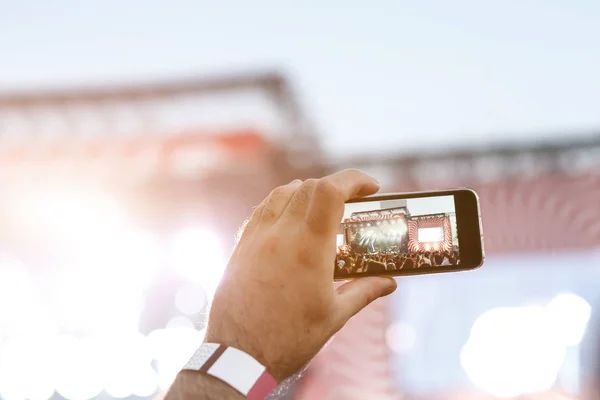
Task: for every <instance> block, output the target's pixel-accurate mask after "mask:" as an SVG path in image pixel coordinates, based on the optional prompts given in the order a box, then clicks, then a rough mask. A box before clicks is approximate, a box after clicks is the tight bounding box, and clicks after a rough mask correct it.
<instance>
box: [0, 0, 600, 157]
mask: <svg viewBox="0 0 600 400" xmlns="http://www.w3.org/2000/svg"><path fill="white" fill-rule="evenodd" d="M291 3H292V2H278V1H275V0H255V1H252V2H244V1H241V0H235V1H234V0H229V1H221V2H214V1H206V0H204V1H202V0H200V1H196V0H194V1H192V0H174V1H171V2H169V3H165V2H159V1H156V0H144V1H141V0H129V1H118V0H103V1H94V2H80V1H75V0H54V1H52V2H42V1H33V0H22V1H10V0H0V89H2V88H3V87H11V88H24V87H27V88H36V87H39V86H40V85H41V86H48V85H51V86H62V85H68V86H73V85H78V84H91V83H93V84H102V83H105V82H127V81H129V80H131V79H134V80H144V79H154V78H156V79H159V78H171V77H178V76H181V75H189V74H194V75H198V74H203V73H207V74H214V73H219V72H230V71H232V70H246V69H253V70H254V69H258V68H261V67H263V66H264V67H269V68H271V67H281V68H283V69H284V70H286V71H288V72H289V74H290V76H291V77H292V79H293V82H294V84H295V86H296V88H297V89H298V92H299V93H300V95H301V99H302V102H303V104H304V105H305V106H306V108H307V111H308V113H309V115H310V116H311V117H313V118H314V120H315V123H316V126H317V127H318V129H319V131H320V132H321V133H322V135H323V138H324V143H325V145H326V148H327V149H328V150H329V151H330V152H332V153H335V154H338V155H339V154H344V155H347V154H350V153H360V152H383V151H391V150H393V151H401V150H406V151H410V150H414V149H415V148H422V147H424V146H444V147H447V146H449V145H455V146H464V145H468V144H472V143H477V144H481V143H485V142H490V141H492V142H497V141H516V140H527V141H530V140H541V139H542V138H555V139H558V138H567V139H568V137H565V136H566V135H565V132H577V131H578V130H588V129H594V128H597V127H600V113H598V104H600V74H598V71H600V51H599V50H598V49H600V24H599V23H598V21H599V20H600V2H598V1H596V0H579V1H571V2H568V1H564V0H560V1H559V0H544V1H542V0H503V1H477V0H454V1H451V2H448V1H443V0H438V1H432V0H423V1H408V0H381V1H378V2H375V3H368V2H364V1H358V0H350V1H349V0H345V1H341V0H330V1H327V2H320V1H317V0H303V1H301V2H300V1H296V2H293V3H294V4H293V5H291Z"/></svg>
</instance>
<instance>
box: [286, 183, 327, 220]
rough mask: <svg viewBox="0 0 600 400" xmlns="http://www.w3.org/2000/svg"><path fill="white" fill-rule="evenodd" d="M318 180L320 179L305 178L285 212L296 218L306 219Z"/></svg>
mask: <svg viewBox="0 0 600 400" xmlns="http://www.w3.org/2000/svg"><path fill="white" fill-rule="evenodd" d="M318 182H319V180H318V179H307V180H305V181H304V182H303V183H302V185H300V187H299V188H298V190H296V193H294V196H292V199H291V200H290V201H289V203H288V205H287V207H286V209H285V210H284V213H286V214H287V215H289V216H290V217H292V218H295V219H304V218H305V217H306V212H307V210H308V206H309V205H310V201H311V198H312V196H313V193H314V191H315V188H316V187H317V184H318Z"/></svg>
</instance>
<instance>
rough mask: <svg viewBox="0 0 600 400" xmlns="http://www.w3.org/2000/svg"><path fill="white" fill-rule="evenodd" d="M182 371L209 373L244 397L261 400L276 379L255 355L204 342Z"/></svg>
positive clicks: (275, 383) (271, 388) (274, 384)
mask: <svg viewBox="0 0 600 400" xmlns="http://www.w3.org/2000/svg"><path fill="white" fill-rule="evenodd" d="M183 370H190V371H198V372H202V373H205V374H207V375H211V376H213V377H215V378H217V379H219V380H221V381H223V382H225V383H227V384H228V385H229V386H231V387H232V388H234V389H235V390H237V391H238V392H240V393H241V394H242V395H244V396H246V398H247V399H248V400H264V399H265V397H266V396H267V395H268V394H269V393H271V392H272V391H273V389H275V387H277V381H275V378H273V377H272V376H271V374H269V373H268V372H267V369H266V368H265V367H264V366H263V365H262V364H261V363H259V362H258V361H256V360H255V359H254V357H252V356H250V355H249V354H246V353H244V352H243V351H241V350H238V349H236V348H234V347H229V346H225V345H222V344H216V343H204V344H202V346H200V348H199V349H198V350H196V352H195V353H194V355H193V356H192V358H191V359H190V361H188V363H187V364H186V365H185V366H184V367H183Z"/></svg>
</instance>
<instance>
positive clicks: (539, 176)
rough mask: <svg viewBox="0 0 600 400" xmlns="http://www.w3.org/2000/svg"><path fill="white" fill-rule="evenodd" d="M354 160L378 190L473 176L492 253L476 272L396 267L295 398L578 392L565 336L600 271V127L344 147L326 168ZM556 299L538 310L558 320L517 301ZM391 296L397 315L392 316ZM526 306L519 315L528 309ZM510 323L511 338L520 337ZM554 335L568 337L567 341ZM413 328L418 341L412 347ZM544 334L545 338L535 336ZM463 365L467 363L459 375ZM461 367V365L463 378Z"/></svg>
mask: <svg viewBox="0 0 600 400" xmlns="http://www.w3.org/2000/svg"><path fill="white" fill-rule="evenodd" d="M350 165H351V166H353V167H358V168H361V169H363V170H365V171H369V172H371V173H373V174H374V175H375V176H377V177H378V178H380V180H381V182H382V184H383V186H384V188H383V190H384V191H413V190H426V189H436V188H444V187H460V186H467V187H472V188H474V189H476V190H477V192H478V193H479V195H480V199H481V203H482V205H481V207H482V215H483V226H484V233H485V242H486V254H487V260H488V261H487V263H486V265H485V267H484V268H483V269H481V270H479V271H477V272H474V273H468V274H465V273H463V274H454V275H452V276H442V275H439V276H431V277H418V278H411V279H405V280H402V279H401V280H400V281H399V289H398V291H397V293H396V294H395V298H394V299H382V300H379V301H378V302H376V303H375V304H373V305H372V306H371V307H370V308H369V309H368V310H366V311H365V312H363V313H361V314H359V315H358V316H357V317H355V318H354V319H353V320H352V321H350V323H349V324H348V325H347V327H346V328H345V329H344V330H343V331H341V332H340V333H339V334H338V335H337V336H336V338H335V339H334V340H333V342H332V343H331V344H330V345H329V346H328V347H327V348H326V349H325V350H324V351H323V352H322V354H320V356H319V358H318V359H317V360H315V362H314V365H313V369H312V370H310V373H309V375H308V377H307V381H308V382H309V383H307V384H306V385H305V386H304V387H303V389H302V395H301V396H300V398H301V399H307V400H308V399H317V398H318V399H347V400H354V399H356V400H358V399H378V400H388V399H389V400H392V399H394V400H400V399H482V400H483V399H495V398H508V397H514V398H516V397H517V396H519V395H521V394H522V393H538V394H535V395H534V394H530V395H529V396H527V397H524V398H527V399H538V398H543V399H568V398H574V397H571V395H572V394H573V392H574V391H576V387H577V384H578V382H577V381H578V378H579V377H578V376H577V372H573V370H575V371H577V370H578V360H577V357H576V351H573V349H569V347H576V346H577V345H578V344H579V342H580V341H581V337H582V335H583V331H584V330H585V325H586V323H587V319H588V318H589V312H590V310H589V303H588V301H589V302H593V301H594V299H595V297H596V296H597V295H598V291H597V289H596V287H597V284H596V282H598V279H599V278H600V259H599V257H598V253H597V251H598V250H599V249H600V224H599V223H598V222H599V221H600V207H599V206H598V205H599V204H600V136H598V135H596V136H591V137H589V136H588V137H585V138H583V139H582V138H580V137H579V138H574V139H571V138H568V139H567V140H565V142H564V143H560V144H553V143H546V144H542V145H536V146H530V147H523V146H520V147H510V146H506V147H500V146H497V147H491V148H487V149H471V150H465V151H461V152H451V153H445V152H443V151H440V152H438V153H433V152H432V153H425V154H421V155H418V156H411V157H406V156H398V157H391V158H385V159H378V160H374V159H372V158H368V159H364V160H347V161H346V162H344V163H342V164H341V165H335V166H334V167H333V168H334V169H339V168H342V167H346V166H350ZM594 251H595V252H596V253H594ZM590 252H591V254H592V256H591V257H590ZM540 254H541V255H540ZM563 254H566V255H567V256H566V257H565V256H562V255H563ZM510 255H516V258H517V259H518V260H519V261H520V265H515V261H514V256H513V259H511V257H510ZM548 256H550V257H555V258H556V260H550V259H549V257H548ZM557 264H558V265H557ZM509 276H512V278H508V277H509ZM440 286H442V287H440ZM516 288H519V289H521V290H519V289H516ZM415 292H416V294H415ZM563 292H574V293H575V294H573V293H563ZM411 294H412V295H411ZM551 298H553V300H551V301H550V302H549V303H548V305H547V306H546V309H547V310H552V311H554V310H555V309H560V312H557V314H558V315H559V316H560V318H559V317H556V318H554V317H555V316H554V315H553V317H552V318H551V322H550V323H551V324H555V325H551V326H548V325H546V326H544V325H543V323H539V324H537V325H536V324H535V323H534V322H530V323H531V324H532V325H533V326H528V327H527V328H523V327H522V326H521V325H523V324H524V323H523V322H518V321H519V319H518V318H517V316H518V315H520V314H519V313H526V312H527V311H536V312H537V311H538V310H537V309H533V310H528V308H527V307H528V306H538V307H539V305H540V303H545V301H544V300H546V299H548V300H550V299H551ZM584 298H585V299H584ZM478 302H480V304H477V303H478ZM558 304H560V306H558ZM502 306H504V307H506V306H516V307H513V308H514V309H512V310H511V309H506V310H505V309H502V308H501V307H502ZM394 308H396V310H395V311H396V313H397V314H400V317H399V318H400V320H399V321H397V322H392V323H391V324H390V322H391V321H390V317H391V319H392V321H393V320H394V310H393V309H394ZM540 309H542V307H540ZM498 310H499V312H498ZM486 311H489V312H490V314H488V322H489V323H490V324H489V325H488V326H492V321H491V320H492V318H491V315H492V314H491V313H493V312H494V313H495V312H498V314H500V312H504V311H506V313H505V314H507V315H506V317H507V318H505V319H504V320H503V321H502V322H496V323H495V325H493V326H494V328H490V329H492V330H495V332H492V333H490V332H489V331H488V333H487V337H486V338H485V339H481V342H484V343H479V347H476V346H475V345H472V346H471V347H472V351H473V353H475V354H474V355H473V354H472V353H471V355H469V354H470V353H469V351H468V350H469V348H468V346H467V345H468V344H469V342H470V341H471V339H472V338H473V337H474V336H475V335H474V332H475V327H476V326H478V324H477V323H478V321H481V320H483V316H484V314H485V312H486ZM406 314H413V317H414V320H415V321H416V320H418V319H419V318H420V319H424V320H425V321H421V326H418V328H415V325H417V324H418V323H414V322H413V324H407V323H406V322H405V321H406V320H407V319H408V318H410V317H409V316H407V315H406ZM534 314H535V313H530V314H528V315H527V319H528V320H529V321H535V320H536V318H537V317H534ZM565 314H566V315H565ZM535 315H537V314H535ZM479 316H481V318H479V319H478V317H479ZM508 316H510V318H512V319H509V318H508ZM513 317H514V318H513ZM561 318H562V319H561ZM508 321H511V322H508ZM515 321H516V322H515ZM544 321H545V322H548V321H546V320H545V319H544ZM511 323H514V324H515V325H514V326H511V325H510V324H511ZM471 326H473V328H472V330H471V333H470V337H471V339H470V337H469V330H470V329H471ZM482 327H483V322H479V330H481V329H482ZM545 328H546V329H545ZM419 330H420V331H421V332H419V333H416V331H417V332H418V331H419ZM507 330H508V331H507ZM565 330H566V332H565ZM510 331H513V333H514V334H515V335H518V336H519V337H518V338H517V339H516V340H515V338H512V337H511V336H512V335H511V333H510ZM419 335H420V336H419ZM569 335H570V336H569ZM553 336H556V337H553ZM562 336H568V337H569V338H570V340H567V341H566V344H565V343H564V340H562V339H563V337H562ZM511 339H512V342H511ZM550 339H552V340H550ZM417 341H419V342H421V345H420V346H419V347H420V349H417V351H416V352H415V353H416V354H412V357H411V354H410V353H411V351H413V350H414V349H413V348H414V347H415V344H416V342H417ZM546 341H548V343H546ZM540 342H544V344H545V345H546V346H545V347H542V348H539V347H538V346H536V344H535V343H540ZM421 346H422V347H421ZM461 346H462V349H461ZM424 347H426V348H424ZM565 348H567V349H566V350H565ZM493 349H496V350H497V351H498V352H499V353H504V354H498V353H494V352H493ZM568 350H570V353H569V352H568ZM532 352H533V354H531V353H532ZM565 352H567V353H566V355H565V354H563V353H565ZM394 353H397V354H396V355H394ZM557 353H558V356H556V357H555V358H554V359H552V358H550V360H549V358H548V357H549V356H550V357H552V355H555V354H557ZM569 354H570V355H571V358H569ZM573 354H575V356H573ZM394 357H397V358H401V359H403V361H401V362H397V360H394ZM469 357H470V358H469ZM419 359H421V360H422V359H425V361H420V360H419ZM449 360H451V361H449ZM469 360H470V361H469ZM395 361H396V362H395ZM411 363H412V365H411ZM459 363H460V364H462V365H460V364H459ZM415 364H419V365H418V366H417V367H415ZM520 364H523V365H525V367H523V368H525V370H522V369H521V368H519V365H520ZM440 366H441V367H440ZM399 367H400V368H401V367H404V368H406V369H412V370H413V371H410V372H411V373H412V374H413V375H417V376H418V378H415V377H414V376H413V377H412V378H411V377H408V378H406V377H405V376H403V375H410V374H411V373H408V371H406V370H404V371H402V370H400V371H398V368H399ZM460 367H462V368H461V369H463V370H464V371H459V372H458V376H457V370H458V368H460ZM565 370H566V373H565ZM561 373H562V376H561ZM394 375H400V376H401V378H400V379H398V377H397V376H394ZM436 375H437V376H436ZM461 375H468V378H470V379H469V380H470V381H472V384H470V383H471V382H468V381H466V382H465V379H464V378H465V377H463V376H461ZM564 375H567V376H564ZM561 378H562V379H561ZM399 380H400V383H399V382H398V381H399ZM403 383H404V384H405V386H409V387H412V389H413V390H412V391H411V390H410V389H409V388H408V387H403ZM574 388H575V389H574ZM403 389H404V390H403ZM486 392H488V393H491V394H485V393H486ZM568 393H571V395H569V394H568ZM493 395H496V396H497V397H495V396H493ZM518 398H522V397H518Z"/></svg>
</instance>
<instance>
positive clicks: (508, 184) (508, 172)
mask: <svg viewBox="0 0 600 400" xmlns="http://www.w3.org/2000/svg"><path fill="white" fill-rule="evenodd" d="M577 147H578V148H577ZM599 148H600V140H596V139H595V140H593V141H591V142H586V143H580V144H579V145H577V144H573V145H572V147H569V148H565V147H561V146H556V147H550V148H515V149H512V150H511V149H498V151H496V152H492V154H489V155H488V154H484V153H482V152H473V153H472V154H470V155H469V154H468V153H460V154H454V155H453V154H450V155H447V156H446V160H442V161H445V162H447V163H448V164H446V167H444V168H445V169H447V168H448V167H447V165H449V164H453V163H454V164H455V165H456V168H455V169H454V170H452V171H451V172H455V175H454V176H453V180H452V181H451V182H445V181H443V180H440V179H436V178H435V177H434V176H431V174H430V175H429V176H428V175H426V174H425V173H424V172H423V169H422V168H421V167H422V165H424V164H427V163H431V162H433V161H440V158H441V157H437V158H436V157H425V158H423V159H417V158H414V159H410V160H409V161H406V159H402V158H399V159H398V160H387V161H381V162H380V164H376V166H377V167H378V171H382V170H383V169H384V168H388V169H389V172H390V173H389V176H393V177H394V178H393V180H390V181H388V182H387V185H386V184H385V183H384V187H383V188H382V191H386V192H387V191H389V192H394V191H416V190H431V189H438V188H443V187H450V186H468V187H472V188H474V189H475V190H476V191H477V192H478V194H479V196H480V199H481V209H482V215H483V227H484V235H485V242H486V253H487V254H488V255H492V256H493V255H496V254H510V253H512V254H514V253H520V252H531V251H548V252H551V251H560V250H578V249H590V248H598V247H600V223H598V221H600V207H598V204H600V162H599V161H600V159H599V158H596V159H595V161H594V162H591V163H590V164H588V165H586V166H585V168H581V169H580V170H574V166H575V165H577V163H576V160H583V159H585V157H586V155H587V154H589V153H588V152H592V154H595V153H594V151H597V149H599ZM482 154H483V155H484V156H486V157H490V159H491V157H492V156H496V158H498V157H500V158H502V157H504V160H501V161H500V162H499V163H498V164H497V169H496V170H491V171H490V170H488V171H485V173H480V175H479V177H474V176H468V175H466V174H465V173H464V171H471V172H474V173H476V172H478V171H477V169H472V168H461V166H464V165H465V164H467V165H468V163H469V161H471V160H470V159H472V160H475V159H478V158H480V157H481V156H482ZM565 154H569V155H570V156H572V157H574V158H573V160H574V161H573V162H567V163H564V159H563V158H562V156H564V155H565ZM523 155H527V156H531V157H533V158H537V161H538V164H537V165H538V166H539V165H542V166H544V168H545V170H544V171H537V172H536V171H532V170H524V171H521V172H520V173H519V172H518V171H515V170H514V167H515V165H514V162H511V160H512V158H511V157H515V156H516V157H520V156H523ZM453 157H454V158H453ZM588 159H590V158H588ZM591 159H593V157H591ZM561 160H562V162H561ZM552 161H553V162H552ZM533 164H534V165H535V162H534V163H533ZM353 165H354V166H355V167H358V168H361V167H362V168H364V169H365V170H369V168H371V167H373V163H372V162H370V161H368V160H366V161H365V162H364V164H363V165H362V166H361V163H355V164H353ZM565 165H566V167H565ZM444 168H442V169H444ZM512 174H514V175H512ZM411 176H412V178H413V179H411ZM481 176H483V177H486V176H487V179H482V178H481ZM491 176H492V177H493V176H495V177H494V178H491V181H490V178H489V177H491ZM419 177H420V178H421V179H419ZM484 268H485V266H484ZM389 324H390V319H389V299H387V298H384V299H381V300H378V301H376V302H375V303H373V304H372V305H371V306H369V307H368V308H367V309H366V310H365V311H364V312H362V313H360V314H358V315H357V316H356V317H354V318H353V319H352V320H350V322H349V323H348V324H347V326H346V327H345V328H344V329H342V330H341V331H340V332H339V333H338V334H337V335H336V337H335V338H334V339H333V341H332V342H331V343H330V344H329V345H328V346H327V347H326V348H325V349H323V351H322V352H321V353H320V354H319V356H318V357H317V358H316V359H315V361H314V363H313V365H312V367H311V368H310V369H309V370H308V372H307V375H306V378H305V380H304V382H303V386H302V387H301V388H300V390H299V391H298V393H297V396H296V398H297V399H298V400H312V399H324V400H364V399H377V400H411V399H413V398H414V397H412V396H411V394H410V393H404V392H403V390H402V388H399V387H397V386H396V383H395V381H394V379H393V375H392V369H391V368H392V366H391V350H390V349H389V347H388V345H387V343H386V337H385V334H386V330H387V328H388V327H389ZM422 398H423V397H418V399H422ZM492 398H493V397H491V396H485V395H483V394H481V393H469V392H468V391H464V390H462V389H461V388H457V391H456V392H454V393H447V394H444V395H440V396H432V397H428V398H427V399H436V400H438V399H439V400H446V399H448V400H454V399H461V400H463V399H470V400H484V399H485V400H488V399H490V400H491V399H492ZM527 398H532V399H534V398H542V397H535V396H531V397H527ZM544 398H547V397H544Z"/></svg>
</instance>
